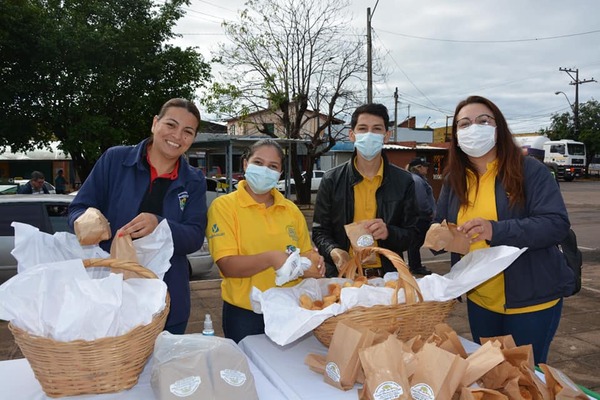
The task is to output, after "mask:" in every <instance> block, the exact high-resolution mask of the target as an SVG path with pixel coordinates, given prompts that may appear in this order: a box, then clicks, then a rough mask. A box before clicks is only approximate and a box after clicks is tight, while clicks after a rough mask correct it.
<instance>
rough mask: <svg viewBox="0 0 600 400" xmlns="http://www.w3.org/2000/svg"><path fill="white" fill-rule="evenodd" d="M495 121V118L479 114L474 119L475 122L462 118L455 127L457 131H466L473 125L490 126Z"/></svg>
mask: <svg viewBox="0 0 600 400" xmlns="http://www.w3.org/2000/svg"><path fill="white" fill-rule="evenodd" d="M494 121H495V118H494V117H492V116H491V115H489V114H481V115H478V116H477V117H475V121H471V120H470V119H469V118H467V117H464V118H461V119H459V120H458V121H456V127H457V128H458V129H467V128H468V127H470V126H471V125H473V124H477V125H492V124H493V123H494Z"/></svg>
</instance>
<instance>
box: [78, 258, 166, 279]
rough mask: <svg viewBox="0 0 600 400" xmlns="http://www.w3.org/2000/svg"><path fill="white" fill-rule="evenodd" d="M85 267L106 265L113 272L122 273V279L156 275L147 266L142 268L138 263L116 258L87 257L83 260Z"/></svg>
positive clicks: (153, 276) (152, 277)
mask: <svg viewBox="0 0 600 400" xmlns="http://www.w3.org/2000/svg"><path fill="white" fill-rule="evenodd" d="M83 266H84V267H85V268H95V267H107V268H110V269H111V270H112V271H113V272H115V273H122V274H123V277H124V279H128V278H146V279H156V278H157V276H156V274H155V273H154V272H152V271H151V270H149V269H148V268H144V267H142V266H141V265H139V264H138V263H135V262H133V261H127V260H119V259H116V258H88V259H86V260H83Z"/></svg>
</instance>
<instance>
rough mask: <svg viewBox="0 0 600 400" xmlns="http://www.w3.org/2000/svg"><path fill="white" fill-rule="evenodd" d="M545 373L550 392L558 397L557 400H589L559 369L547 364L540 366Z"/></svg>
mask: <svg viewBox="0 0 600 400" xmlns="http://www.w3.org/2000/svg"><path fill="white" fill-rule="evenodd" d="M540 368H541V369H542V371H543V372H544V377H545V378H546V385H547V386H548V389H549V390H550V392H551V393H552V394H553V395H554V396H556V399H557V400H570V399H581V400H583V399H587V398H588V396H587V395H586V394H585V393H584V392H583V390H581V389H580V388H579V386H577V385H576V384H575V382H573V381H572V380H571V378H569V377H568V376H567V375H565V374H564V372H562V371H561V370H559V369H556V368H553V367H551V366H549V365H547V364H540Z"/></svg>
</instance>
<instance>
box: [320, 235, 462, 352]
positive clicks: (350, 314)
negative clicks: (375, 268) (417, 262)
mask: <svg viewBox="0 0 600 400" xmlns="http://www.w3.org/2000/svg"><path fill="white" fill-rule="evenodd" d="M371 253H377V254H380V255H382V256H385V257H386V258H387V259H389V260H390V261H391V262H392V264H393V265H394V267H396V269H397V270H398V282H397V285H396V289H395V290H394V294H393V297H392V304H391V305H376V306H372V307H354V308H351V309H350V310H348V311H346V312H344V313H342V314H339V315H336V316H334V317H331V318H328V319H326V320H325V321H323V323H322V324H321V325H319V326H318V327H316V328H315V329H314V330H313V333H314V335H315V337H316V338H317V339H318V340H319V341H320V342H321V343H323V344H324V345H325V346H327V347H329V344H330V342H331V337H332V336H333V332H334V331H335V327H336V326H337V324H338V322H340V321H350V322H353V323H355V324H358V325H361V326H366V327H369V328H380V329H384V330H386V331H388V332H390V333H395V334H396V335H397V336H398V338H399V339H401V340H408V339H410V338H412V337H414V336H417V335H423V336H429V335H430V334H431V333H433V331H434V327H435V326H436V325H437V324H439V323H440V322H444V320H445V319H446V317H447V316H448V314H449V313H450V311H452V308H453V307H454V304H455V303H456V300H448V301H423V296H422V294H421V290H420V289H419V285H418V284H417V281H415V278H414V277H413V276H412V274H411V273H410V272H409V269H408V267H407V266H406V263H405V262H404V260H402V258H400V256H398V255H397V254H396V253H394V252H393V251H390V250H387V249H383V248H379V247H365V248H364V249H361V250H359V251H357V252H355V256H354V258H352V259H351V260H350V261H349V262H348V263H346V264H345V265H344V266H343V267H342V269H341V270H340V276H345V277H346V278H350V279H355V278H356V276H363V270H362V261H361V260H363V259H365V258H366V257H367V256H369V255H370V254H371ZM400 288H403V289H404V293H405V297H406V303H402V304H398V290H399V289H400Z"/></svg>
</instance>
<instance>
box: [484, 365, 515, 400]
mask: <svg viewBox="0 0 600 400" xmlns="http://www.w3.org/2000/svg"><path fill="white" fill-rule="evenodd" d="M520 376H521V372H520V371H519V368H517V367H515V366H514V365H511V364H510V363H509V362H508V361H503V362H501V363H500V364H498V365H496V366H495V367H494V368H492V369H491V370H490V371H489V372H487V373H486V374H485V375H484V376H482V377H481V379H480V382H481V384H482V385H483V386H484V387H486V388H488V389H495V390H498V391H499V392H501V393H503V394H504V395H506V396H507V397H508V398H509V399H520V398H521V394H520V391H519V378H520Z"/></svg>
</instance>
